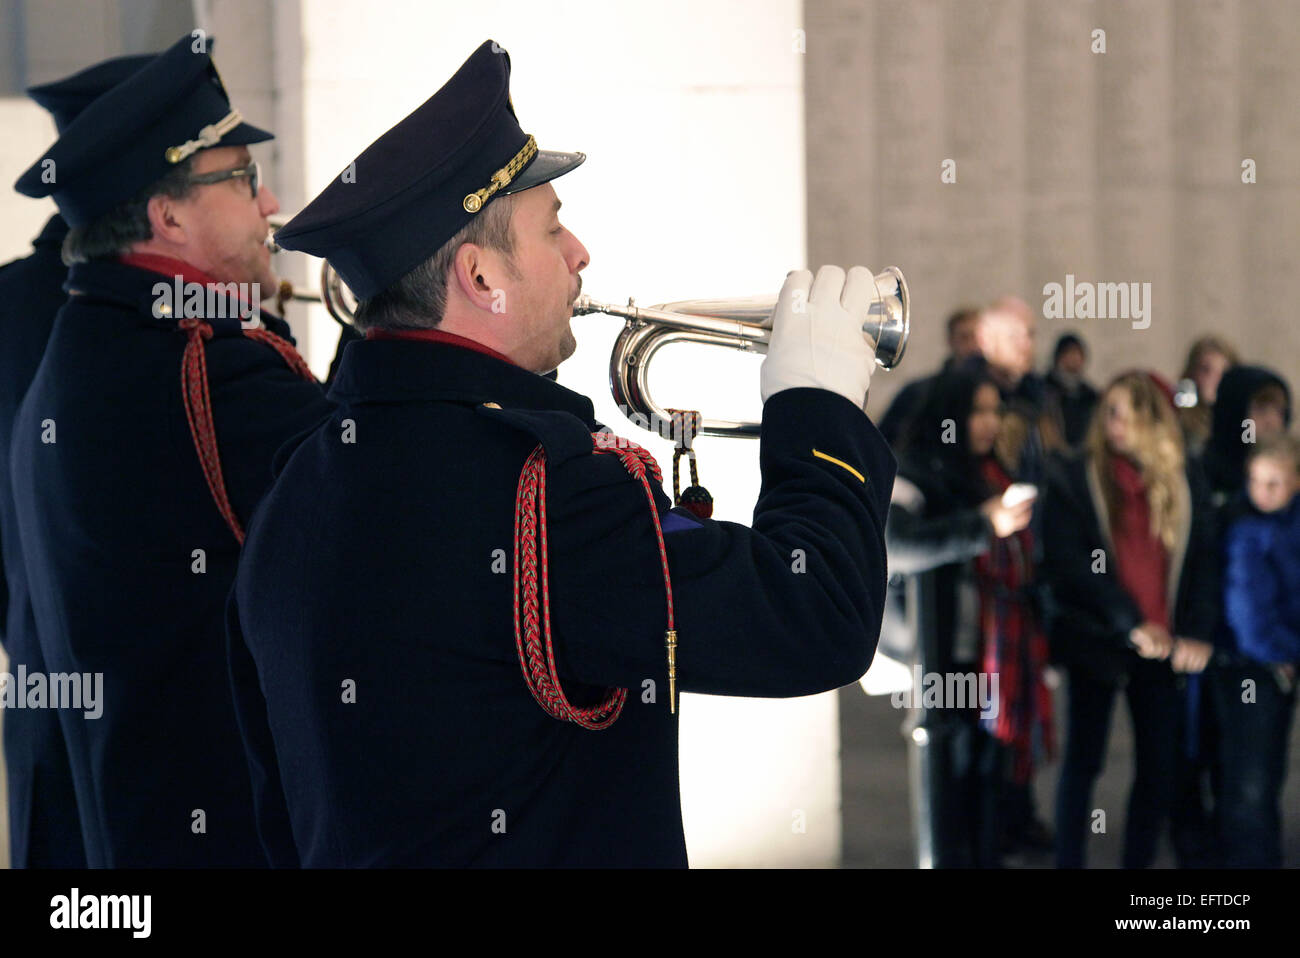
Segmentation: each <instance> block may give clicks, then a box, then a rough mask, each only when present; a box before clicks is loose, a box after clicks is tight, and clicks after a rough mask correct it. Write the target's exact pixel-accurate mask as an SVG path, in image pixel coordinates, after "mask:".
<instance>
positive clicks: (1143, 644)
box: [1128, 622, 1174, 659]
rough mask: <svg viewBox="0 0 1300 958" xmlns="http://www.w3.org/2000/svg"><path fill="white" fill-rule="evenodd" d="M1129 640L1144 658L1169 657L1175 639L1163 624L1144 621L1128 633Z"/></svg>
mask: <svg viewBox="0 0 1300 958" xmlns="http://www.w3.org/2000/svg"><path fill="white" fill-rule="evenodd" d="M1128 640H1129V641H1130V642H1132V643H1133V647H1134V648H1135V649H1137V654H1138V655H1140V656H1142V658H1144V659H1167V658H1169V652H1170V650H1171V649H1172V648H1173V644H1174V641H1173V639H1171V638H1170V637H1169V632H1168V631H1167V630H1166V629H1165V627H1164V626H1162V625H1157V624H1156V623H1155V622H1143V623H1142V624H1141V625H1139V626H1138V627H1137V628H1135V629H1133V631H1131V632H1130V633H1129V634H1128Z"/></svg>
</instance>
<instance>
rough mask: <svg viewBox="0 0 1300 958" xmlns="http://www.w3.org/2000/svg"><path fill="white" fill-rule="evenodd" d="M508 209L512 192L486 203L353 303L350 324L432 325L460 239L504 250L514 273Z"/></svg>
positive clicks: (442, 306)
mask: <svg viewBox="0 0 1300 958" xmlns="http://www.w3.org/2000/svg"><path fill="white" fill-rule="evenodd" d="M514 210H515V198H514V196H513V195H508V196H502V197H500V198H498V199H495V200H493V201H492V202H490V203H488V204H487V206H485V207H483V209H482V210H481V211H480V212H479V213H478V215H476V216H475V217H474V218H473V219H472V220H470V221H469V222H468V223H466V224H465V226H463V227H462V228H461V229H460V231H459V232H457V233H456V235H455V236H453V237H452V238H451V239H449V240H447V242H445V243H443V244H442V246H441V247H440V248H439V250H438V252H436V253H434V254H433V256H431V257H429V258H428V259H427V260H425V261H424V262H422V263H420V264H418V265H417V266H415V268H413V269H412V270H410V271H409V272H408V273H406V274H405V275H404V276H401V277H400V278H398V279H396V280H394V281H393V282H392V284H390V285H389V286H388V288H386V289H385V290H383V291H382V292H380V293H377V294H376V295H375V296H372V297H371V298H370V299H367V300H363V301H361V302H358V303H357V310H356V318H355V320H354V325H355V326H356V327H357V328H358V329H359V330H361V331H362V332H365V331H366V330H370V329H435V328H437V326H438V324H439V323H441V322H442V318H443V314H444V313H446V311H447V280H448V276H449V274H450V273H451V268H452V264H453V263H454V262H455V260H456V253H457V251H458V250H459V249H460V248H461V246H463V245H464V244H466V243H473V244H474V245H475V246H482V247H484V248H485V249H491V250H496V251H497V252H499V253H504V254H505V256H506V257H507V259H509V260H510V262H509V268H510V269H511V271H512V273H514V260H513V257H514V252H515V244H514V233H513V231H512V229H511V220H512V218H513V216H514ZM514 275H518V274H517V273H515V274H514Z"/></svg>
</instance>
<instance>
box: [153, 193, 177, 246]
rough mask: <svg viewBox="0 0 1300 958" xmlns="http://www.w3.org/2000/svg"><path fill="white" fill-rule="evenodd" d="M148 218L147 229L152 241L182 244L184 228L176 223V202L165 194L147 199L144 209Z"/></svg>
mask: <svg viewBox="0 0 1300 958" xmlns="http://www.w3.org/2000/svg"><path fill="white" fill-rule="evenodd" d="M145 210H146V212H147V214H148V216H149V227H150V229H152V231H153V238H154V239H162V240H167V241H168V242H170V243H175V244H177V245H181V244H184V242H185V240H186V238H187V235H188V234H187V232H186V229H185V226H184V225H183V224H182V223H181V222H179V221H178V219H177V213H178V212H179V211H178V209H177V203H176V201H175V200H174V199H173V198H172V197H170V196H167V195H166V194H163V193H158V194H156V195H154V196H151V197H149V203H148V205H147V206H146V207H145Z"/></svg>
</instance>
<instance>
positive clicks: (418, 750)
mask: <svg viewBox="0 0 1300 958" xmlns="http://www.w3.org/2000/svg"><path fill="white" fill-rule="evenodd" d="M330 397H331V398H332V399H334V400H336V401H337V402H338V404H339V405H338V408H337V409H336V410H335V411H334V412H333V413H332V414H331V415H330V417H329V418H328V419H326V420H325V421H324V422H323V423H322V424H321V425H319V426H318V427H317V428H316V429H314V430H313V431H312V432H310V434H308V435H307V436H306V437H304V438H303V439H302V440H301V442H299V443H297V444H295V445H293V446H291V447H290V448H288V449H286V450H285V451H282V453H281V457H280V458H281V459H282V460H284V465H283V468H282V471H281V472H280V474H279V477H278V479H277V480H276V483H275V485H274V486H273V487H272V490H271V492H270V493H268V495H267V498H266V499H265V500H264V502H263V504H262V506H261V507H260V508H259V511H258V513H257V515H256V516H255V518H254V522H253V525H252V528H251V530H250V534H249V539H248V542H247V544H246V546H245V551H244V555H243V557H242V559H241V563H240V569H239V575H238V579H237V582H236V585H235V589H234V592H233V594H232V602H231V607H230V610H229V619H230V639H231V669H232V676H233V687H234V688H235V690H236V698H237V705H238V709H239V715H240V722H241V729H242V731H243V734H244V738H245V742H246V745H247V747H248V750H249V755H250V761H251V768H252V773H253V780H254V784H255V787H256V789H257V794H258V809H259V825H260V827H261V829H262V835H263V839H264V841H265V843H266V846H267V849H268V853H269V855H270V856H271V858H272V860H273V862H274V863H275V864H279V865H287V866H294V865H297V864H301V865H303V866H336V867H337V866H341V867H365V866H685V865H686V864H687V860H686V847H685V841H684V838H683V828H682V817H681V806H680V800H679V795H678V763H677V729H678V722H677V718H678V717H677V715H674V714H672V713H670V710H669V695H668V692H669V689H668V680H667V664H666V652H665V645H664V632H665V623H666V607H665V595H664V581H663V573H662V569H661V563H660V556H659V551H658V546H657V541H656V538H655V533H654V528H653V525H652V522H651V514H650V505H649V502H648V500H647V496H646V492H645V490H644V488H643V486H642V485H641V484H640V483H639V482H638V481H637V480H635V479H633V478H632V477H630V476H629V474H628V473H627V471H625V469H624V467H623V466H622V464H620V462H619V461H618V460H617V459H616V458H615V457H614V456H612V455H608V454H596V453H595V452H593V441H592V432H593V431H595V430H597V429H599V428H600V425H599V424H598V423H597V422H595V420H594V419H593V410H592V405H591V402H590V400H588V399H587V398H586V397H585V396H582V395H580V394H578V393H576V392H573V391H571V390H569V389H566V388H564V387H563V386H560V385H559V384H557V383H555V382H553V381H551V380H550V379H548V378H546V377H543V376H539V375H536V374H534V373H531V372H528V371H526V370H524V369H522V368H520V367H518V366H515V365H512V364H510V363H508V362H505V361H503V360H501V359H497V358H493V357H492V356H488V355H484V354H482V353H480V352H477V351H473V350H470V349H466V348H463V347H461V346H458V345H449V344H447V343H438V342H412V341H394V340H382V339H379V340H367V341H365V342H360V343H355V344H353V345H352V346H350V347H349V349H348V351H347V353H346V354H345V355H344V357H343V362H342V365H341V369H340V371H339V374H338V377H337V378H336V380H335V383H334V387H333V389H332V391H331V393H330ZM495 407H500V408H495ZM761 442H762V446H761V465H762V473H763V483H762V490H761V493H760V497H759V500H758V504H757V506H756V508H755V511H754V518H753V525H752V528H751V527H747V526H744V525H739V524H736V523H733V522H717V521H696V520H695V519H694V518H693V517H691V518H687V517H685V516H684V515H683V514H681V513H679V512H677V511H673V510H671V507H670V503H669V501H668V499H667V498H666V496H665V495H664V493H663V491H662V489H661V488H660V487H659V486H658V485H657V484H656V485H655V486H654V500H655V504H656V508H657V510H658V512H659V513H660V514H661V516H662V517H663V522H664V529H665V533H666V539H667V550H668V556H669V560H670V565H671V570H672V583H673V598H674V602H675V610H676V624H677V631H678V637H679V648H678V659H677V662H678V677H679V682H678V688H679V691H680V690H686V691H691V692H707V693H714V694H721V695H745V696H774V697H779V696H797V695H807V694H810V693H815V692H822V691H825V690H828V689H834V688H836V687H838V686H842V685H845V684H847V683H850V682H853V681H855V680H856V679H858V678H859V677H860V676H861V675H862V673H863V672H864V671H866V669H867V667H868V665H869V664H870V662H871V659H872V655H873V652H874V650H875V646H876V639H877V633H878V629H879V626H880V618H881V609H882V603H883V598H884V591H885V579H886V570H885V548H884V541H883V529H884V524H885V515H886V510H887V507H888V503H889V496H890V490H891V487H892V484H893V478H894V469H895V463H894V459H893V457H892V455H891V453H890V451H889V449H888V447H887V446H886V444H885V442H884V440H883V439H882V438H881V437H880V434H879V433H878V432H877V431H876V429H875V427H874V426H873V425H872V424H871V422H870V421H869V420H868V419H867V417H866V416H865V415H864V414H863V413H862V411H861V410H860V409H858V408H856V407H855V406H854V405H853V404H852V403H850V402H848V401H847V400H845V399H843V398H841V397H840V396H838V395H835V394H832V393H829V392H825V391H822V390H816V389H793V390H789V391H786V392H782V393H779V394H777V395H776V396H774V397H773V398H772V399H771V400H770V401H769V402H768V403H767V404H766V407H765V410H764V418H763V437H762V440H761ZM539 443H540V444H541V445H542V446H543V447H544V449H545V453H546V459H547V461H546V519H547V529H548V536H547V546H548V554H549V585H550V595H549V614H550V620H551V623H552V626H553V629H554V647H555V653H556V658H557V668H558V672H559V675H560V678H561V679H562V681H563V685H564V688H565V691H566V693H567V694H568V696H569V697H570V698H571V699H573V700H576V701H578V702H585V703H589V702H593V701H596V700H598V699H599V697H600V696H601V695H602V693H603V691H604V690H605V689H606V688H607V687H616V688H625V689H627V690H628V698H627V703H626V706H625V707H624V709H623V711H622V713H621V715H620V716H619V718H618V719H617V720H616V721H615V722H614V723H613V725H611V726H610V727H609V728H606V729H603V730H599V731H592V730H589V729H585V728H582V727H580V726H578V725H576V724H574V723H572V722H567V721H560V720H558V719H556V718H553V717H551V716H550V715H549V714H547V713H546V712H544V711H543V710H542V708H541V707H540V706H539V705H538V703H537V702H536V701H534V699H533V697H532V695H531V694H530V692H529V689H528V687H527V686H526V684H525V681H524V677H523V673H522V670H521V666H520V662H519V657H518V653H517V651H516V640H515V632H514V626H513V591H514V586H513V575H512V573H513V569H514V548H513V541H514V522H515V502H516V491H517V490H516V487H517V484H518V482H519V478H520V471H521V468H522V466H523V464H524V461H525V459H526V458H527V457H528V456H529V454H530V453H531V452H532V451H533V450H534V448H535V447H536V446H537V445H538V444H539ZM686 707H687V708H689V707H690V705H689V703H688V704H687V706H686Z"/></svg>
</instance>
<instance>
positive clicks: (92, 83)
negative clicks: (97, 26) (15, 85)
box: [27, 53, 158, 134]
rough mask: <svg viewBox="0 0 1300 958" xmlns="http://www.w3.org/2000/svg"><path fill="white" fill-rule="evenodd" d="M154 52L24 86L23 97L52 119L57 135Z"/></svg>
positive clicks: (146, 61) (139, 66)
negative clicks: (35, 84) (57, 78)
mask: <svg viewBox="0 0 1300 958" xmlns="http://www.w3.org/2000/svg"><path fill="white" fill-rule="evenodd" d="M156 56H158V54H156V53H140V54H133V55H131V56H126V57H113V58H112V59H111V60H104V61H102V62H100V63H96V64H95V65H94V66H90V67H86V69H84V70H78V71H77V72H76V73H74V74H72V76H69V77H64V78H63V79H62V80H55V81H53V82H52V83H42V84H40V85H38V86H34V87H28V89H27V95H28V96H29V97H31V98H32V99H33V100H35V101H36V102H37V103H38V104H39V105H40V106H42V107H44V108H45V109H46V110H47V111H49V114H50V115H51V116H52V117H54V126H55V128H56V129H57V130H58V131H59V133H60V134H62V133H63V131H64V130H65V129H67V128H68V124H70V123H71V122H72V121H73V120H75V119H76V118H77V115H78V114H79V113H80V112H81V111H82V110H84V109H85V108H86V107H88V106H90V104H91V103H92V102H93V101H94V100H96V99H98V98H99V97H101V96H103V95H104V94H105V93H107V92H108V91H109V90H111V89H112V88H113V87H115V86H117V85H118V84H119V83H121V82H122V81H123V80H125V79H126V78H127V77H129V76H130V75H131V74H133V73H135V72H136V71H137V70H139V69H141V68H142V67H144V66H145V65H146V64H148V63H149V61H150V60H152V59H154V58H155V57H156Z"/></svg>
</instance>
